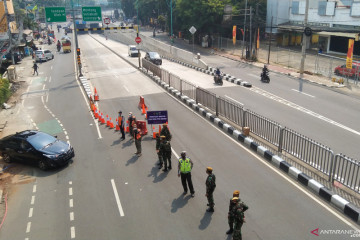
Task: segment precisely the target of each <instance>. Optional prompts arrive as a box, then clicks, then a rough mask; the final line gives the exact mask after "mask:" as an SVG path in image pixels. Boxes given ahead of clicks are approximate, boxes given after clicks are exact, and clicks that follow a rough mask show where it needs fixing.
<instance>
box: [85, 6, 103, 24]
mask: <svg viewBox="0 0 360 240" xmlns="http://www.w3.org/2000/svg"><path fill="white" fill-rule="evenodd" d="M82 17H83V21H96V22H101V21H102V17H101V7H82Z"/></svg>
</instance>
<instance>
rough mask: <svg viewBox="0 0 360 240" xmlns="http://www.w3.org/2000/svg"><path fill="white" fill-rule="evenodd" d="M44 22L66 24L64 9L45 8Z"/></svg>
mask: <svg viewBox="0 0 360 240" xmlns="http://www.w3.org/2000/svg"><path fill="white" fill-rule="evenodd" d="M45 16H46V17H45V19H46V22H66V13H65V8H64V7H46V8H45Z"/></svg>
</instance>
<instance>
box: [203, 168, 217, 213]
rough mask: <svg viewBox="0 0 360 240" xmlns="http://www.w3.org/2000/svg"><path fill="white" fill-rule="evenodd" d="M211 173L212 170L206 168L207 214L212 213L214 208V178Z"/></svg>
mask: <svg viewBox="0 0 360 240" xmlns="http://www.w3.org/2000/svg"><path fill="white" fill-rule="evenodd" d="M212 172H213V169H212V168H211V167H207V168H206V173H207V174H208V177H207V178H206V181H205V186H206V194H205V196H206V197H207V200H208V204H207V205H208V206H209V208H208V209H207V210H206V211H207V212H214V206H215V203H214V196H213V193H214V191H215V187H216V178H215V175H214V174H213V173H212Z"/></svg>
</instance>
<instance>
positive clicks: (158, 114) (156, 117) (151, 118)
mask: <svg viewBox="0 0 360 240" xmlns="http://www.w3.org/2000/svg"><path fill="white" fill-rule="evenodd" d="M146 116H147V122H148V124H162V123H166V122H168V112H167V111H166V110H165V111H147V112H146Z"/></svg>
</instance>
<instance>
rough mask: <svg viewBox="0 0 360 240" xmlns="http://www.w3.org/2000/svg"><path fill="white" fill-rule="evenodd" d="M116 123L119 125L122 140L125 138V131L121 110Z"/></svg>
mask: <svg viewBox="0 0 360 240" xmlns="http://www.w3.org/2000/svg"><path fill="white" fill-rule="evenodd" d="M118 125H119V128H120V132H121V139H122V140H124V139H125V131H124V127H125V118H124V116H123V115H122V111H120V112H119V117H118Z"/></svg>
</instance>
